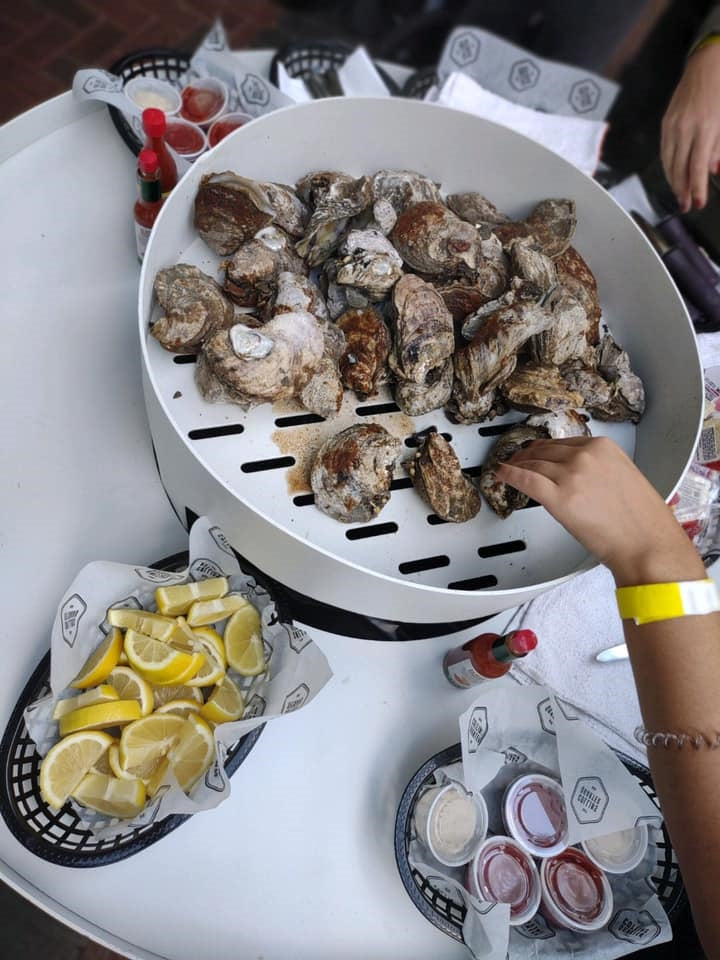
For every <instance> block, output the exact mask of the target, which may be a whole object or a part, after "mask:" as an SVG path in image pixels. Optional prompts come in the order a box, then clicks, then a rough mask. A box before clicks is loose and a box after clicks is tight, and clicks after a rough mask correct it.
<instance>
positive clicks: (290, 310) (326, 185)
mask: <svg viewBox="0 0 720 960" xmlns="http://www.w3.org/2000/svg"><path fill="white" fill-rule="evenodd" d="M194 216H195V226H196V228H197V231H198V233H199V234H200V236H201V237H202V238H203V240H204V241H205V243H206V244H207V245H208V246H209V247H210V248H211V249H212V250H213V251H214V252H215V253H217V254H218V255H219V256H220V257H221V258H222V260H221V261H220V268H219V274H218V277H219V278H220V282H218V280H217V279H216V278H214V277H211V276H208V275H207V274H206V273H204V272H203V271H201V270H199V269H198V268H197V267H194V266H190V265H189V264H178V265H177V266H174V267H170V268H169V269H166V270H161V271H159V273H158V274H157V276H156V278H155V293H156V296H157V300H158V302H159V304H160V307H161V316H160V317H159V319H157V320H156V321H155V322H154V323H153V325H152V328H151V331H152V334H153V336H155V337H156V338H157V340H158V341H159V342H160V343H161V344H162V346H163V347H165V348H166V349H167V350H170V351H173V352H176V353H190V354H197V365H196V380H197V384H198V387H199V389H200V391H201V393H202V395H203V397H205V398H206V399H207V400H209V401H231V402H235V403H238V404H241V405H242V406H244V407H246V408H248V407H250V406H253V405H255V404H258V403H271V402H273V401H276V400H289V399H294V400H296V401H298V402H299V403H300V404H302V406H303V407H305V408H306V409H307V410H309V411H311V412H312V413H315V414H317V415H319V416H321V417H323V418H325V419H330V418H332V417H335V416H337V414H338V412H339V410H340V407H341V404H342V400H343V395H344V391H346V390H348V391H353V392H354V394H355V395H356V396H357V397H358V398H359V399H361V400H365V399H367V398H369V397H372V396H373V395H375V394H376V393H377V391H378V389H379V387H380V386H381V385H383V384H389V385H390V388H391V390H392V392H393V395H394V398H395V401H396V403H397V405H398V407H400V409H401V410H403V411H404V412H405V413H406V414H408V415H409V416H420V415H422V414H425V413H428V412H429V411H432V410H436V409H440V408H444V409H445V412H446V414H447V416H448V418H449V419H450V420H451V421H453V422H455V423H462V424H474V423H481V422H483V421H485V420H489V419H492V418H493V417H496V416H498V415H500V414H503V413H506V412H507V411H508V410H510V409H511V408H514V409H517V410H521V411H524V412H527V413H529V414H531V416H529V418H528V419H527V420H526V422H524V423H522V424H521V425H517V426H514V427H511V428H510V429H508V430H507V431H506V432H505V433H504V434H503V435H502V436H501V437H500V439H499V440H498V442H497V444H496V446H495V448H494V449H493V451H492V452H491V454H490V457H489V459H488V461H487V462H486V463H485V465H484V467H483V470H482V473H481V476H480V483H479V490H480V491H481V492H482V494H483V495H484V497H485V499H486V500H487V501H488V503H489V505H490V506H491V507H492V509H493V510H495V512H496V513H498V514H499V515H500V516H508V515H509V514H510V513H511V512H512V510H514V509H517V508H518V507H520V506H523V505H524V503H526V502H527V501H526V500H525V498H523V496H522V495H521V494H520V493H519V492H518V491H516V490H514V489H512V488H509V487H506V486H505V485H504V484H502V483H500V482H499V481H498V480H497V479H496V477H495V467H496V466H497V464H498V463H499V462H501V461H502V460H505V459H507V458H508V457H510V456H511V455H512V453H513V452H514V451H515V450H517V449H518V448H519V447H520V446H522V445H523V444H525V443H526V442H528V441H529V440H531V439H533V438H535V437H547V436H551V437H558V436H572V435H579V434H587V433H589V430H588V426H587V421H588V419H589V417H590V416H593V417H595V418H597V419H600V420H630V421H632V422H635V423H636V422H637V421H638V420H639V419H640V417H641V415H642V413H643V410H644V404H645V400H644V391H643V385H642V383H641V381H640V379H639V378H638V377H637V376H636V375H635V374H634V373H633V371H632V370H631V368H630V361H629V358H628V356H627V354H626V353H625V352H624V351H623V350H622V349H621V348H620V347H619V346H618V345H617V344H615V342H614V341H613V339H612V337H611V336H610V334H609V333H608V332H602V331H601V324H600V317H601V308H600V302H599V299H598V291H597V284H596V282H595V278H594V277H593V274H592V272H591V270H590V268H589V266H588V265H587V263H586V262H585V261H584V260H583V258H582V256H581V255H580V254H579V253H578V251H577V250H576V249H575V248H574V247H573V246H572V245H571V244H572V238H573V234H574V231H575V225H576V216H575V204H574V202H573V201H572V200H567V199H546V200H542V201H541V202H540V203H538V204H537V205H536V206H535V207H534V209H532V210H531V211H529V214H528V216H527V217H526V219H524V220H521V221H518V220H511V219H510V218H508V217H507V216H505V215H504V214H503V213H501V212H500V211H498V210H497V209H496V208H495V207H494V206H493V204H492V203H491V202H490V201H489V200H487V199H486V198H485V197H483V196H482V195H481V194H479V193H456V194H450V195H448V196H445V197H443V195H442V194H441V192H440V187H439V185H438V184H436V183H434V182H433V181H432V180H430V179H428V178H427V177H424V176H422V175H420V174H417V173H411V172H408V171H393V170H380V171H378V172H377V173H375V174H374V175H373V176H362V177H352V176H349V175H348V174H345V173H338V172H329V171H322V172H316V173H311V174H308V175H307V176H305V177H303V178H302V179H301V180H299V181H298V182H297V183H296V184H295V186H294V187H290V186H286V185H283V184H276V183H263V182H260V181H255V180H249V179H246V178H244V177H241V176H238V175H236V174H234V173H230V172H225V173H212V174H209V175H207V176H205V177H203V179H202V181H201V184H200V186H199V188H198V192H197V195H196V198H195V211H194ZM400 450H401V444H400V442H399V441H398V440H397V439H396V438H394V437H392V436H391V435H390V434H389V433H388V431H386V430H385V429H384V428H383V427H382V426H379V425H377V424H364V425H359V424H358V425H354V426H351V427H349V428H348V429H345V430H342V431H341V432H339V433H338V434H336V435H335V436H333V437H331V438H330V439H329V440H327V441H326V442H325V443H324V444H323V446H322V447H321V448H320V450H319V451H318V452H317V455H316V457H315V461H314V464H313V468H312V473H311V485H312V489H313V492H314V494H315V503H316V505H317V506H318V508H319V509H320V510H322V511H323V512H325V513H327V514H329V515H330V516H332V517H334V518H336V519H337V520H341V521H344V522H358V521H367V520H369V519H371V518H372V517H374V516H376V515H377V514H378V513H379V512H380V510H381V509H382V508H383V506H384V505H385V504H386V503H387V501H388V499H389V496H390V484H391V481H392V478H393V472H394V469H395V466H396V464H397V462H398V459H399V456H400ZM405 466H406V468H407V470H408V472H409V474H410V476H411V477H412V480H413V484H414V485H415V487H416V489H417V490H418V491H419V492H420V494H421V495H422V496H423V497H424V498H425V499H426V500H427V502H428V503H429V504H430V505H431V507H432V508H433V510H434V511H435V513H436V514H437V515H438V516H439V517H441V518H442V519H444V520H448V521H451V522H462V521H465V520H469V519H470V518H471V517H473V516H475V514H476V513H477V512H478V510H479V509H480V504H481V498H480V496H479V492H478V488H477V487H476V486H475V484H474V483H473V482H472V481H471V480H470V479H468V478H467V477H466V476H465V475H464V474H463V472H462V470H461V467H460V462H459V460H458V458H457V456H456V454H455V451H454V450H453V449H452V446H451V444H450V443H449V442H448V441H447V440H446V439H445V438H443V436H442V435H441V434H439V433H437V432H432V431H430V432H426V433H424V435H422V436H419V437H418V445H417V449H416V452H415V455H414V457H413V458H412V459H411V461H410V462H408V463H406V464H405Z"/></svg>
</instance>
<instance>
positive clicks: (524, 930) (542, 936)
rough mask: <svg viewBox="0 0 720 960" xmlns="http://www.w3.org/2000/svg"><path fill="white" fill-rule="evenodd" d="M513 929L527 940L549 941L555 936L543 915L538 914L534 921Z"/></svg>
mask: <svg viewBox="0 0 720 960" xmlns="http://www.w3.org/2000/svg"><path fill="white" fill-rule="evenodd" d="M513 929H515V930H516V931H517V932H518V933H519V934H520V936H521V937H525V938H526V939H527V940H549V939H550V938H551V937H554V936H555V931H554V930H553V928H552V927H551V926H550V924H549V923H548V922H547V920H546V919H545V917H544V916H543V915H542V914H541V913H536V914H535V916H534V917H533V918H532V920H528V922H527V923H523V924H521V926H519V927H514V928H513Z"/></svg>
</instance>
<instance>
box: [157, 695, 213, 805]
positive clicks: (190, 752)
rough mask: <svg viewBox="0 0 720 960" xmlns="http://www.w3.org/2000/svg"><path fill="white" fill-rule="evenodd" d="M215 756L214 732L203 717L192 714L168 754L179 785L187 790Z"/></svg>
mask: <svg viewBox="0 0 720 960" xmlns="http://www.w3.org/2000/svg"><path fill="white" fill-rule="evenodd" d="M214 758H215V739H214V737H213V732H212V730H211V729H210V727H209V726H208V724H207V723H206V722H205V721H204V720H203V718H202V717H199V716H197V714H190V715H189V716H188V717H187V719H186V720H185V726H184V727H183V730H182V732H181V734H180V736H179V737H178V739H177V741H176V743H175V744H174V745H173V747H172V748H171V750H170V752H169V754H168V760H169V761H170V766H171V767H172V771H173V773H174V774H175V778H176V780H177V782H178V783H179V785H180V786H181V787H182V789H183V790H185V791H186V792H187V791H188V790H189V789H190V788H191V787H192V785H193V784H194V783H195V782H196V781H197V780H198V779H199V778H200V777H201V776H202V775H203V774H204V773H205V771H206V770H207V768H208V767H209V766H210V764H211V763H212V762H213V760H214Z"/></svg>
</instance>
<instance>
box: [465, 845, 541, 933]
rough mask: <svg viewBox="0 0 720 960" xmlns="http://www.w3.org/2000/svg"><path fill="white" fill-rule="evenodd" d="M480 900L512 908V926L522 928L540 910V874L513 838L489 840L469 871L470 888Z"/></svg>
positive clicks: (471, 863) (479, 851)
mask: <svg viewBox="0 0 720 960" xmlns="http://www.w3.org/2000/svg"><path fill="white" fill-rule="evenodd" d="M465 885H466V886H467V888H468V890H469V891H470V893H471V894H472V895H473V896H474V897H477V899H478V900H487V901H489V902H491V903H507V904H509V905H510V926H511V927H519V926H520V925H521V924H523V923H527V922H528V920H532V918H533V917H534V916H535V914H536V913H537V910H538V907H539V906H540V874H539V873H538V868H537V867H536V866H535V863H534V862H533V859H532V857H531V856H530V854H529V853H526V851H525V850H523V848H522V847H521V846H520V844H519V843H518V842H517V841H516V840H513V839H512V838H511V837H488V838H487V840H485V841H484V842H483V843H482V844H481V846H480V848H479V850H478V851H477V853H476V854H475V856H474V857H473V858H472V860H471V861H470V863H469V864H468V868H467V876H466V884H465Z"/></svg>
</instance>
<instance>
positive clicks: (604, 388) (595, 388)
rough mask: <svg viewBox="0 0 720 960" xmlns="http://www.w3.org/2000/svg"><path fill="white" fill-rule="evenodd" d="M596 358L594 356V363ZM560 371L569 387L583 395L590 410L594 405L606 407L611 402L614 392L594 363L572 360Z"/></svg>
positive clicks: (584, 401)
mask: <svg viewBox="0 0 720 960" xmlns="http://www.w3.org/2000/svg"><path fill="white" fill-rule="evenodd" d="M595 359H596V358H595V357H593V359H592V363H593V364H594V363H595ZM560 373H561V374H562V377H563V380H564V381H565V383H566V384H567V385H568V389H569V390H573V391H575V392H576V393H579V394H580V395H581V396H582V398H583V406H584V407H586V408H587V409H588V410H591V409H592V408H593V407H604V406H606V405H607V404H609V403H610V397H611V394H612V390H611V389H610V384H609V383H608V382H607V380H604V379H603V378H602V377H601V376H600V374H599V373H598V372H597V370H596V369H595V367H594V365H590V364H589V363H583V361H582V360H570V361H568V363H564V364H563V365H562V367H561V368H560Z"/></svg>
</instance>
